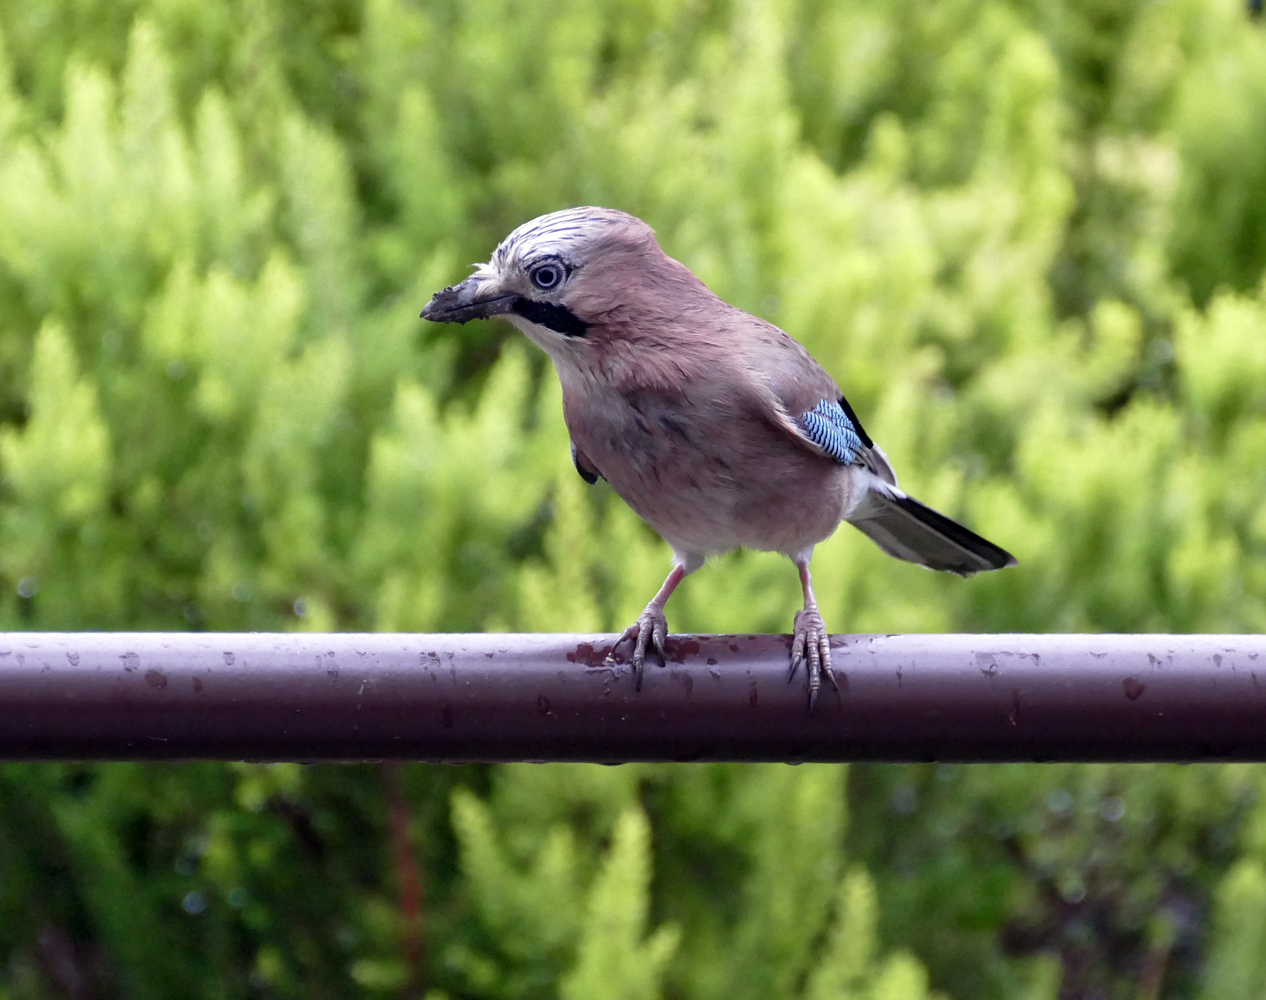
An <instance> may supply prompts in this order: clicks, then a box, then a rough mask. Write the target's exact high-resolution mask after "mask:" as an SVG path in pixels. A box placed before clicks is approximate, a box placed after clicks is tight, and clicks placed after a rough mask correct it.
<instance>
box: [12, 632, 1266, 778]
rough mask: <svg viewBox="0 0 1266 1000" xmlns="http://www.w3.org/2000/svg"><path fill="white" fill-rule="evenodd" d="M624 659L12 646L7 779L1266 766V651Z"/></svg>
mask: <svg viewBox="0 0 1266 1000" xmlns="http://www.w3.org/2000/svg"><path fill="white" fill-rule="evenodd" d="M613 638H614V637H613V636H609V635H607V636H592V635H495V634H489V635H347V634H264V633H250V634H237V633H107V632H82V633H78V632H77V633H22V632H18V633H0V759H4V760H32V759H84V760H142V759H157V760H189V759H209V758H210V759H228V760H242V759H245V760H303V761H316V760H382V759H413V760H435V761H508V760H539V761H546V760H569V761H599V762H620V761H634V760H643V761H696V760H744V761H750V760H769V761H814V760H816V761H840V760H888V761H912V760H953V761H1021V760H1068V761H1072V760H1078V761H1095V760H1098V761H1111V760H1128V761H1201V760H1240V761H1247V760H1266V637H1262V636H1246V635H848V636H835V637H833V640H832V643H833V647H832V648H833V653H832V655H833V658H834V662H835V671H836V676H837V677H838V679H839V689H838V690H837V691H834V690H832V689H831V687H830V686H829V685H824V686H823V689H822V693H821V696H820V697H819V700H818V705H817V707H816V709H815V710H814V712H813V713H812V714H810V712H809V710H808V705H807V698H806V694H805V681H804V674H803V672H801V673H800V674H799V675H798V676H797V677H796V678H795V679H794V680H793V681H791V682H790V683H789V682H788V680H787V667H788V648H789V638H788V637H787V636H769V635H697V636H673V637H672V638H671V639H670V640H669V643H668V652H669V662H668V664H667V666H665V667H659V666H658V665H657V664H653V663H648V664H647V668H646V680H645V684H644V686H643V689H642V690H641V691H640V692H636V691H634V689H633V680H632V676H631V671H630V669H629V668H628V666H627V665H625V664H617V665H616V666H614V667H608V666H606V665H605V664H604V657H605V654H606V652H607V650H608V649H609V648H610V643H611V641H612V640H613ZM622 652H624V650H622ZM1259 674H1260V681H1259Z"/></svg>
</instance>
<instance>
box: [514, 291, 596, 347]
mask: <svg viewBox="0 0 1266 1000" xmlns="http://www.w3.org/2000/svg"><path fill="white" fill-rule="evenodd" d="M514 312H515V313H517V314H518V315H520V316H522V317H523V318H524V319H526V320H528V321H530V322H532V323H535V324H536V325H537V326H543V327H545V328H546V329H549V330H553V331H554V332H555V333H561V334H562V335H563V336H564V337H583V336H584V335H585V333H586V332H587V331H588V330H589V324H588V323H586V322H585V321H584V320H583V319H581V318H580V317H579V316H577V315H576V314H575V313H574V312H572V311H571V310H570V309H568V308H566V307H565V306H556V305H554V304H553V303H551V302H534V301H532V300H531V299H528V298H524V297H523V296H522V295H520V296H519V297H518V298H517V299H515V300H514Z"/></svg>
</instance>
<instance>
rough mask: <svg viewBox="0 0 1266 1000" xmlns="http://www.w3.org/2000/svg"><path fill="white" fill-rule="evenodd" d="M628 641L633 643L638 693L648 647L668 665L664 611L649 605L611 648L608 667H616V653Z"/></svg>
mask: <svg viewBox="0 0 1266 1000" xmlns="http://www.w3.org/2000/svg"><path fill="white" fill-rule="evenodd" d="M626 639H627V640H630V641H632V643H633V661H632V662H633V676H634V678H635V682H634V686H635V688H636V689H637V690H638V691H641V690H642V673H643V671H644V668H645V667H646V650H647V647H648V646H649V647H650V648H651V649H654V650H655V652H656V653H658V654H659V662H660V665H661V666H664V665H666V664H667V663H668V653H667V652H666V651H665V649H664V644H665V642H667V640H668V619H667V618H666V617H665V616H664V609H663V608H661V607H659V606H658V605H657V604H654V603H652V604H648V605H647V606H646V610H645V611H643V612H642V614H641V615H640V616H639V617H638V619H637V621H635V622H634V623H633V624H632V625H630V626H629V627H628V628H626V629H625V630H624V631H623V632H621V633H620V638H618V639H616V640H615V645H614V646H612V647H611V652H610V653H608V654H607V661H606V662H607V666H609V667H611V666H614V665H615V651H616V650H617V649H619V648H620V645H621V643H623V642H624V641H625V640H626Z"/></svg>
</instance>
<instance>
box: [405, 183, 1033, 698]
mask: <svg viewBox="0 0 1266 1000" xmlns="http://www.w3.org/2000/svg"><path fill="white" fill-rule="evenodd" d="M474 266H475V270H474V273H472V274H471V275H470V277H468V278H466V279H465V280H464V281H462V282H460V283H459V284H456V285H450V286H449V287H447V288H444V289H442V290H440V291H438V292H436V293H435V294H434V295H433V296H432V298H431V300H430V301H429V302H428V303H427V305H426V307H425V308H424V309H423V310H422V318H423V319H426V320H431V321H434V322H441V323H466V322H468V321H470V320H474V319H487V318H489V317H494V316H499V317H503V318H504V319H506V320H508V321H509V322H510V323H511V324H513V325H514V326H515V327H517V328H518V329H519V330H520V331H522V332H523V333H524V334H525V335H526V336H527V338H528V339H529V340H531V341H532V342H533V343H534V344H536V345H537V346H538V347H540V348H541V349H542V350H544V352H545V353H546V354H547V355H548V356H549V358H550V360H551V361H552V362H553V364H554V368H555V370H556V371H557V373H558V378H559V381H560V383H561V385H562V395H563V418H564V421H565V422H566V425H567V431H568V434H569V435H570V437H571V458H572V461H573V463H574V464H575V467H576V471H577V472H578V473H579V474H580V476H581V477H582V478H583V479H584V480H585V482H586V483H589V484H594V483H596V482H597V481H598V479H599V478H602V479H605V480H606V481H607V482H608V483H609V484H610V485H611V488H612V489H613V490H614V491H615V493H616V494H617V495H619V496H620V497H621V499H623V500H624V501H625V502H626V503H627V504H628V505H629V506H630V507H631V508H632V509H633V510H634V511H635V512H636V513H637V514H638V515H639V516H640V517H641V518H642V520H644V521H645V522H646V523H647V524H648V525H650V527H651V528H652V529H654V530H655V531H656V532H657V533H658V534H659V535H660V536H661V537H662V538H663V539H664V540H665V541H667V542H668V544H669V546H670V548H671V549H672V554H673V560H672V568H671V571H670V572H669V574H668V576H667V578H666V579H665V580H664V583H663V586H662V587H660V589H659V591H658V593H656V594H655V596H654V597H653V598H652V599H651V601H650V603H648V604H647V605H646V610H645V611H643V612H642V614H641V615H640V616H639V617H638V619H637V621H635V622H633V623H632V624H631V625H629V626H628V628H626V629H625V630H624V631H623V632H622V633H621V634H620V636H619V638H618V639H617V640H616V642H615V643H614V645H613V646H612V648H611V651H610V654H609V656H608V659H607V662H608V663H609V664H615V663H616V659H615V658H616V650H617V649H620V648H621V647H622V646H623V645H624V644H625V643H630V644H631V651H632V655H631V660H630V663H631V666H632V670H633V672H634V675H635V681H636V689H637V690H639V691H640V690H641V687H642V678H643V674H644V670H645V662H646V658H647V655H648V652H649V651H652V650H653V651H654V653H655V654H656V655H657V656H658V658H659V660H660V663H661V665H663V664H665V663H666V662H667V650H666V642H667V637H668V622H667V617H666V615H665V610H664V608H665V605H666V604H667V602H668V599H669V597H670V596H671V595H672V593H673V591H674V590H675V589H676V588H677V586H678V585H679V584H680V583H681V581H682V580H683V579H684V578H685V577H686V576H687V575H689V574H690V573H693V572H695V571H696V570H698V569H699V568H700V567H701V566H702V565H703V564H704V562H705V561H706V560H707V559H708V558H709V557H710V556H715V555H719V554H722V553H725V552H729V551H731V550H734V549H737V548H747V549H757V550H762V551H770V552H779V553H782V554H783V555H785V556H787V557H788V558H789V559H790V560H791V561H792V563H794V564H795V566H796V568H797V569H798V570H799V574H800V584H801V589H802V591H803V597H804V606H803V608H802V609H801V610H800V611H798V612H797V613H796V615H795V619H794V622H793V631H792V641H791V647H790V657H791V662H790V669H789V673H788V681H790V680H791V679H793V678H794V677H795V676H796V672H797V670H798V669H799V667H800V665H801V663H804V665H805V673H806V676H807V682H808V695H809V710H810V712H812V711H813V706H814V704H815V703H816V701H817V697H818V691H819V689H820V688H821V685H822V679H823V678H824V677H825V678H826V679H827V681H829V682H830V684H831V685H832V687H835V688H836V690H838V686H837V684H836V679H835V674H834V672H833V670H832V666H831V645H830V638H829V635H828V633H827V630H826V625H825V623H824V621H823V618H822V614H821V612H820V610H819V608H818V604H817V599H816V597H815V595H814V590H813V578H812V575H811V574H810V571H809V563H810V559H811V558H812V555H813V549H814V546H815V545H817V544H818V543H820V542H822V541H824V540H825V539H826V538H828V537H829V536H830V535H831V534H832V533H834V531H835V530H836V528H837V527H838V526H839V525H840V524H841V523H842V522H844V521H847V522H848V523H850V524H852V525H853V526H854V527H856V528H858V529H860V530H861V531H862V532H863V533H864V534H866V535H868V536H869V537H870V538H871V540H872V541H874V542H875V544H877V545H878V546H879V547H880V548H881V549H882V550H883V551H884V552H886V553H888V554H889V555H891V556H895V557H896V558H898V559H903V560H906V561H908V562H912V563H915V564H917V565H920V566H924V567H927V568H929V569H933V570H943V571H946V572H949V573H955V574H958V575H959V576H971V575H972V574H974V573H977V572H981V571H985V570H995V569H1002V568H1003V567H1007V566H1014V565H1016V559H1015V557H1014V556H1012V555H1011V554H1010V553H1009V552H1007V551H1005V550H1004V549H1002V548H999V547H998V546H997V545H995V544H993V543H992V542H989V541H986V540H985V539H984V538H982V537H981V536H980V535H977V534H976V533H975V532H973V531H971V530H969V529H968V528H966V527H964V526H963V525H961V524H958V523H957V522H955V521H953V520H951V519H950V518H949V517H946V516H945V515H943V514H940V513H938V512H937V511H935V510H933V509H932V508H930V507H927V506H925V505H924V504H922V503H920V502H919V501H918V500H916V499H914V498H913V497H911V496H909V495H908V494H907V493H905V492H904V491H903V490H902V489H901V488H900V487H899V486H898V485H897V476H896V473H895V472H894V471H893V468H892V464H891V463H890V462H889V460H888V457H887V455H885V454H884V452H883V449H881V448H880V447H879V445H877V444H875V442H874V441H872V440H871V438H870V436H869V435H868V434H867V433H866V431H865V429H864V428H863V426H862V423H861V421H860V420H859V419H858V417H857V414H856V412H855V411H854V410H853V407H852V406H851V405H849V402H848V400H847V399H846V398H845V397H844V394H843V392H841V391H840V388H839V386H838V385H837V384H836V383H835V381H834V380H833V379H832V378H831V376H830V375H828V374H827V372H826V370H825V369H824V368H823V367H822V366H821V365H820V364H818V362H817V361H816V360H814V358H813V356H812V355H811V354H810V353H809V351H808V350H807V349H806V348H805V347H804V346H803V345H802V344H800V343H799V342H798V341H797V340H795V339H793V338H792V337H791V336H790V335H789V334H787V333H786V332H784V331H783V330H781V329H780V328H778V327H777V326H775V325H773V324H772V323H769V322H767V321H765V320H763V319H761V318H759V317H757V316H754V315H752V314H750V313H747V312H745V311H743V310H742V309H739V308H737V307H736V306H732V305H729V304H728V303H726V302H725V301H723V300H722V299H721V298H720V297H719V296H717V295H716V294H714V293H713V292H712V290H711V289H709V288H708V286H707V285H706V284H704V282H703V281H701V280H700V279H699V278H697V277H696V276H695V275H694V274H693V273H692V272H691V271H690V269H689V268H687V267H686V266H685V265H684V264H682V263H680V262H679V261H677V260H675V259H673V258H672V257H670V256H669V255H668V254H667V253H665V252H664V250H663V249H662V248H661V247H660V244H659V241H658V240H657V238H656V236H655V232H654V230H653V229H652V228H651V227H650V226H649V225H647V224H646V223H645V222H643V221H642V220H641V219H639V218H637V217H636V216H633V215H629V214H627V213H625V212H621V211H618V210H615V209H609V208H597V207H580V208H569V209H564V210H562V211H557V212H552V213H549V214H547V215H542V216H540V217H538V218H535V219H532V220H531V221H529V222H526V223H524V224H523V225H521V226H519V227H518V228H517V229H515V230H514V231H513V232H512V233H510V235H509V236H507V237H506V238H505V239H504V240H502V242H501V243H500V245H498V246H497V248H496V249H495V250H494V251H493V254H492V256H491V258H490V259H489V260H488V261H487V262H486V263H482V264H477V265H474Z"/></svg>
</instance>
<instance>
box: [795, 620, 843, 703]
mask: <svg viewBox="0 0 1266 1000" xmlns="http://www.w3.org/2000/svg"><path fill="white" fill-rule="evenodd" d="M801 662H804V664H805V672H806V673H807V674H808V675H809V711H810V712H812V711H813V706H814V705H815V704H816V703H817V700H818V689H819V688H820V687H821V686H822V675H823V674H825V675H826V679H827V680H828V681H830V682H831V687H833V688H834V689H835V690H837V691H838V690H839V685H837V684H836V683H835V672H834V671H833V670H832V669H831V637H830V636H829V635H828V634H827V631H826V623H825V622H823V621H822V615H821V613H820V612H819V611H818V609H817V608H805V609H804V610H803V611H797V612H796V623H795V627H794V632H793V634H792V639H791V672H790V673H788V674H787V680H788V682H790V681H791V679H792V678H793V677H795V676H796V670H797V668H798V667H799V666H800V664H801Z"/></svg>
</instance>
